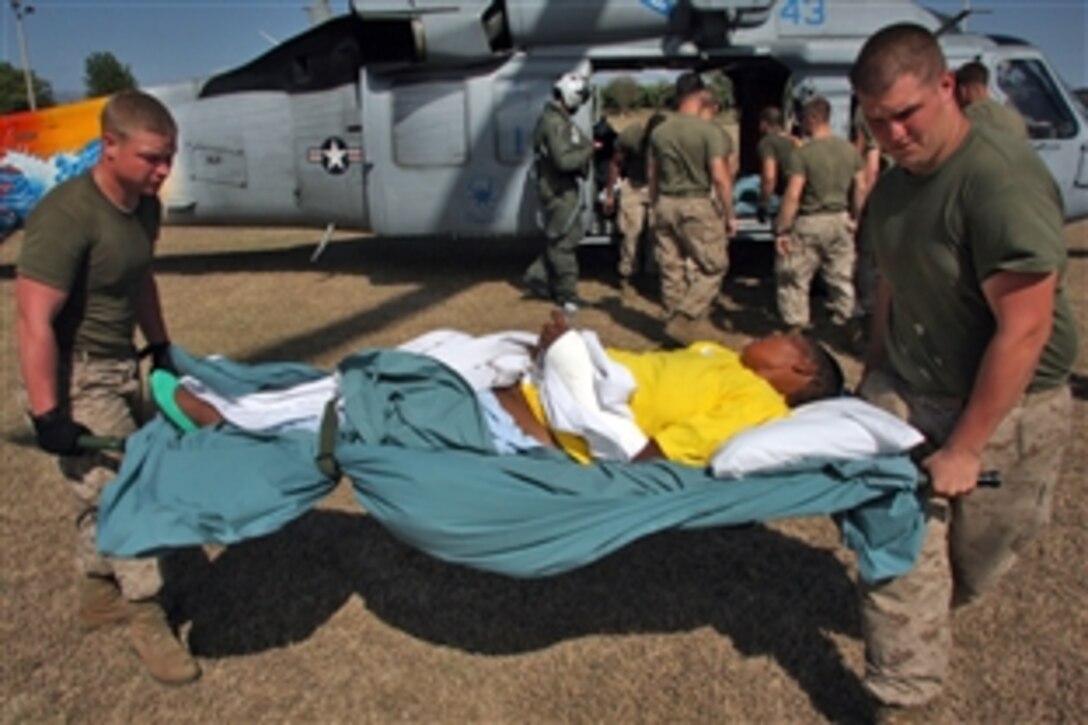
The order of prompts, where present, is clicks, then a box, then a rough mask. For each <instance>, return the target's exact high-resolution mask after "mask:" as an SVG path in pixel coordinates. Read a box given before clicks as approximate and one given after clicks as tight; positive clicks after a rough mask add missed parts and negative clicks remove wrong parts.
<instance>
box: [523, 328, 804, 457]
mask: <svg viewBox="0 0 1088 725" xmlns="http://www.w3.org/2000/svg"><path fill="white" fill-rule="evenodd" d="M607 353H608V356H609V357H610V358H611V359H612V361H613V362H615V363H617V364H619V365H622V366H623V367H625V368H627V369H628V370H629V371H631V375H632V376H634V378H635V382H636V383H637V386H638V387H637V389H636V390H635V393H634V395H632V396H631V400H630V401H628V403H629V405H630V406H631V412H632V413H633V414H634V416H635V422H636V423H637V424H638V427H639V428H640V429H641V430H642V432H643V433H645V434H646V435H648V436H650V437H651V438H653V439H654V440H655V441H657V444H658V446H659V447H660V448H661V450H662V451H663V452H664V454H665V456H666V457H667V458H668V459H669V460H670V461H676V462H678V463H686V464H690V465H694V466H705V465H706V464H707V462H708V461H709V460H710V457H711V456H712V455H713V454H714V451H716V450H717V449H718V447H719V446H721V444H722V443H724V442H725V441H726V440H727V439H729V438H731V437H732V436H733V435H735V434H737V433H739V432H740V431H742V430H745V429H746V428H750V427H752V426H755V425H759V424H760V423H765V422H767V421H770V420H774V419H775V418H781V417H783V416H785V415H786V414H787V413H788V412H789V406H787V405H786V401H785V400H784V399H783V398H782V396H781V395H780V394H779V393H778V391H777V390H775V389H774V388H773V387H771V384H770V383H768V382H767V381H766V380H764V379H763V378H761V377H759V376H758V375H756V374H755V373H753V372H752V371H751V370H749V369H748V368H746V367H744V365H742V364H741V362H740V356H739V355H738V354H737V353H735V352H733V351H732V350H729V349H727V348H724V347H722V346H721V345H715V344H714V343H710V342H697V343H695V344H693V345H691V346H690V347H687V348H684V349H683V350H667V351H658V350H655V351H650V352H630V351H627V350H615V349H611V348H610V349H608V350H607ZM524 389H525V397H526V399H527V400H528V402H529V406H530V408H531V409H532V410H533V413H534V414H535V415H536V416H537V418H539V419H540V420H541V421H542V422H544V423H545V424H547V420H546V418H545V416H544V412H543V409H542V406H541V405H540V401H539V396H538V394H537V391H536V390H535V389H534V388H533V387H532V386H531V385H529V384H525V385H524ZM556 437H557V439H558V440H559V443H560V444H561V445H562V446H563V449H564V450H566V451H567V453H569V454H570V455H571V456H573V457H574V458H576V459H578V460H580V461H585V460H588V459H589V456H588V452H587V446H586V444H585V441H583V440H581V439H580V438H577V437H575V436H567V435H558V436H556Z"/></svg>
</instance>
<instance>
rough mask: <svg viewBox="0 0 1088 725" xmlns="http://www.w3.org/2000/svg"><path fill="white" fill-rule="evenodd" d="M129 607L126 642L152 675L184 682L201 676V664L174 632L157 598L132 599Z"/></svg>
mask: <svg viewBox="0 0 1088 725" xmlns="http://www.w3.org/2000/svg"><path fill="white" fill-rule="evenodd" d="M129 607H131V609H132V619H131V620H130V621H129V625H128V637H129V644H131V645H132V649H133V650H135V651H136V654H137V656H138V657H139V658H140V660H142V661H143V663H144V667H146V668H147V671H148V672H149V673H150V674H151V676H152V677H154V678H155V679H156V680H158V681H159V682H161V683H163V684H166V685H183V684H185V683H186V682H192V681H193V680H195V679H196V678H198V677H200V666H199V665H198V664H197V663H196V660H194V659H193V658H192V656H190V654H189V652H188V650H186V649H185V645H183V644H182V643H181V642H180V641H179V640H178V638H177V636H176V635H175V634H174V630H173V629H172V628H171V627H170V622H168V621H167V619H166V613H165V612H164V611H163V610H162V607H161V606H159V603H158V602H156V601H143V602H131V603H129Z"/></svg>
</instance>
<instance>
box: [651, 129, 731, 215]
mask: <svg viewBox="0 0 1088 725" xmlns="http://www.w3.org/2000/svg"><path fill="white" fill-rule="evenodd" d="M732 146H733V142H732V139H730V138H729V134H728V133H726V132H725V131H724V130H723V129H722V128H721V127H719V126H715V125H714V124H713V123H711V122H710V121H706V120H704V119H702V118H699V117H698V116H693V115H691V114H689V113H677V114H675V115H674V116H672V117H671V118H669V120H667V121H665V122H664V123H662V124H661V125H660V126H658V127H657V128H655V129H654V130H653V133H651V134H650V150H651V153H653V155H654V159H655V161H656V163H657V188H658V192H659V193H660V194H663V195H665V196H699V195H700V194H701V195H709V194H710V184H711V177H710V160H711V159H713V158H714V157H715V156H719V157H721V158H722V159H726V158H728V156H729V154H730V153H732V151H733V147H732Z"/></svg>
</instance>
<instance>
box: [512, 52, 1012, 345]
mask: <svg viewBox="0 0 1088 725" xmlns="http://www.w3.org/2000/svg"><path fill="white" fill-rule="evenodd" d="M955 80H956V98H957V101H958V103H959V105H960V107H961V108H962V109H963V112H964V114H965V116H966V117H967V118H968V119H970V120H971V122H972V123H973V124H975V125H989V126H992V127H995V128H999V129H1002V130H1003V131H1006V132H1009V133H1011V134H1013V135H1016V136H1018V137H1020V138H1024V139H1026V138H1027V126H1026V124H1025V122H1024V120H1023V118H1022V117H1020V115H1019V114H1018V113H1017V111H1016V110H1014V109H1013V108H1011V107H1009V106H1006V105H1004V104H1002V103H1000V102H998V101H996V100H994V99H993V98H991V97H990V96H989V93H988V90H987V87H988V83H989V73H988V71H987V69H986V67H985V66H984V65H982V64H981V63H978V62H970V63H967V64H965V65H963V66H962V67H961V68H959V69H958V70H957V71H956V73H955ZM588 88H589V84H588V80H587V79H585V78H584V77H582V76H578V75H576V74H567V75H565V76H563V77H562V78H560V79H559V81H558V82H557V83H556V85H555V92H554V98H553V100H552V101H551V102H550V103H549V104H548V106H547V107H546V108H545V111H544V113H543V115H542V116H541V118H540V121H539V123H538V125H537V128H536V132H535V136H534V149H535V152H536V168H535V176H536V178H537V186H538V195H539V200H540V202H541V206H542V209H543V214H542V217H543V219H542V224H543V227H544V230H545V234H546V236H547V239H548V241H547V243H546V246H545V250H544V251H543V252H542V254H541V255H540V257H538V258H537V259H536V260H535V261H534V262H533V264H532V265H531V266H530V268H529V270H528V271H527V272H526V274H525V277H524V283H525V286H526V291H527V294H528V295H529V296H533V297H539V298H543V299H551V300H554V301H555V302H557V303H558V304H559V305H560V306H561V307H563V308H565V309H566V310H567V312H568V313H573V312H574V311H576V310H577V309H578V308H579V307H580V306H584V305H586V304H588V303H586V302H585V301H584V300H582V299H581V298H580V297H579V296H578V293H577V289H576V288H577V279H578V264H577V257H576V249H577V246H578V242H579V237H580V236H581V235H580V231H579V226H578V224H577V219H578V216H579V211H580V204H581V197H580V195H579V185H578V181H579V179H580V178H581V177H583V176H584V175H585V174H586V173H587V167H588V165H589V163H590V161H591V159H592V158H593V150H594V140H593V139H591V138H589V137H588V136H587V135H585V134H584V133H582V132H581V131H580V129H579V128H578V126H577V125H576V124H575V123H574V120H573V116H574V113H575V112H576V111H577V109H578V108H579V106H580V105H581V104H582V103H584V102H585V100H586V99H588V97H589V92H588ZM674 99H675V109H674V112H672V113H668V112H664V111H657V112H654V113H653V114H652V115H651V116H650V117H649V119H648V120H646V121H635V122H631V123H628V124H627V125H626V126H624V127H622V128H621V129H620V130H619V133H618V134H616V135H615V138H614V141H613V142H612V144H611V146H612V151H611V154H610V158H609V159H608V164H607V171H606V173H605V175H604V177H605V178H604V180H603V181H604V184H603V191H602V194H601V197H602V201H601V209H602V211H603V213H604V215H605V216H606V217H610V218H614V219H615V225H616V229H617V230H618V234H617V235H616V236H617V238H618V239H617V241H618V244H617V246H618V252H619V263H618V269H617V272H618V288H619V292H620V297H621V299H622V300H623V301H625V302H630V301H632V300H634V299H635V298H637V297H638V291H637V285H636V283H635V278H636V276H637V275H638V274H639V272H640V270H649V271H651V272H652V273H653V274H654V275H656V276H657V277H658V279H659V295H660V297H659V301H660V304H661V307H662V318H663V325H664V329H663V337H664V339H666V340H671V341H673V342H677V343H680V344H686V343H689V342H691V341H693V340H695V339H700V338H704V339H711V338H713V337H714V336H716V335H717V334H718V331H717V330H716V329H715V326H714V324H713V323H712V322H711V311H712V309H713V307H714V303H715V301H716V300H717V299H718V296H719V293H720V291H721V286H722V282H723V279H724V278H725V275H726V273H727V272H728V269H729V253H728V247H729V240H730V239H731V238H732V237H734V236H735V235H736V233H737V218H736V216H735V214H734V212H733V203H734V201H733V200H734V184H735V182H736V180H737V172H738V169H739V163H738V159H739V153H738V151H739V150H738V148H737V144H736V143H735V142H734V140H733V137H732V136H731V135H730V133H729V132H728V131H726V129H725V127H724V126H723V125H721V124H720V123H718V122H717V117H718V114H719V111H720V106H719V102H718V99H717V97H716V95H715V94H714V93H713V91H712V89H711V88H709V87H707V86H706V85H705V84H704V82H703V80H702V78H701V76H699V75H698V74H696V73H694V72H687V73H683V74H681V75H680V76H678V77H677V79H676V85H675V96H674ZM798 116H799V118H798V122H797V123H796V124H795V127H794V128H790V127H789V126H788V124H787V121H786V118H785V115H784V114H783V112H782V110H781V109H779V108H778V107H775V106H768V107H766V108H763V109H762V110H761V112H760V115H759V134H760V138H759V142H758V145H757V147H756V153H757V156H758V159H759V169H758V171H759V197H758V199H759V201H758V204H757V206H756V220H757V221H758V222H759V223H760V224H770V226H771V232H772V237H773V239H774V248H775V264H774V282H775V303H774V305H773V306H774V311H775V313H776V315H777V318H778V319H779V320H780V322H781V326H782V328H783V329H784V330H788V331H792V332H810V331H812V330H813V317H812V314H811V312H810V298H811V296H812V288H813V283H814V281H815V278H816V277H817V275H819V276H820V278H821V281H822V283H823V287H824V290H825V293H826V301H827V308H828V313H829V314H828V318H829V322H830V329H828V330H825V331H823V332H824V333H825V334H826V335H827V336H828V337H829V338H831V339H832V340H833V341H835V342H838V343H840V344H842V345H843V346H844V347H845V348H847V349H850V348H859V349H860V345H861V341H862V338H863V337H864V328H865V322H866V318H867V316H868V314H869V313H870V312H871V311H872V307H873V304H874V293H875V285H876V281H875V261H874V260H873V257H872V253H871V250H869V249H866V248H860V247H859V245H858V243H857V241H856V236H857V235H856V231H857V223H858V220H859V218H860V215H861V212H862V209H863V207H864V204H865V198H866V196H867V194H868V192H869V190H870V189H872V187H873V185H874V184H875V183H876V181H877V178H878V176H879V175H880V173H881V172H882V171H883V170H886V169H887V168H888V167H889V166H891V164H892V163H893V162H892V161H891V158H890V157H889V156H888V155H887V154H884V153H882V152H881V151H880V149H879V147H878V145H877V143H876V141H875V139H874V137H873V134H872V132H871V131H870V129H869V127H868V125H867V123H866V122H865V118H864V116H863V114H862V112H861V107H860V106H859V105H856V107H855V112H854V115H853V118H852V119H851V139H850V141H847V140H846V139H843V138H840V137H838V136H836V135H835V133H834V132H833V131H832V128H831V105H830V103H829V102H828V101H827V99H825V98H823V97H820V96H815V97H811V98H809V99H808V100H807V101H805V102H804V103H803V104H802V105H801V107H800V109H799V114H798ZM610 130H611V129H610Z"/></svg>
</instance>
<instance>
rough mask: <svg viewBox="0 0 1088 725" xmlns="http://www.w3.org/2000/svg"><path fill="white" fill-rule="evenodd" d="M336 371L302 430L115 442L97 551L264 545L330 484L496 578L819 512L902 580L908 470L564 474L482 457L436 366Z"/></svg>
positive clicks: (912, 518) (859, 467)
mask: <svg viewBox="0 0 1088 725" xmlns="http://www.w3.org/2000/svg"><path fill="white" fill-rule="evenodd" d="M173 357H174V360H175V364H176V365H177V366H178V368H179V369H180V370H181V371H182V372H185V373H189V374H193V375H195V376H196V377H198V378H199V379H201V380H202V381H205V382H207V383H209V384H210V385H212V386H213V387H215V388H216V389H218V390H220V391H222V392H224V393H226V394H241V393H245V392H251V391H256V390H264V389H268V388H270V387H273V388H274V387H275V386H277V385H279V386H287V385H291V384H295V383H299V382H305V381H307V380H313V379H315V378H316V376H320V375H327V372H326V371H323V370H318V369H316V368H312V367H310V366H306V365H299V364H280V363H275V364H261V365H244V364H240V363H235V362H232V361H229V360H225V359H222V358H217V359H212V358H196V357H192V356H190V355H188V354H187V353H185V352H184V351H183V350H180V349H177V350H176V352H174V353H173ZM338 372H339V374H340V376H341V389H342V395H343V401H342V404H343V412H344V415H343V416H342V420H341V421H339V423H338V424H337V425H335V426H331V425H325V426H323V427H322V431H321V433H320V434H314V433H310V432H304V431H286V432H279V433H254V432H252V431H244V430H240V429H237V428H234V427H232V426H230V425H220V426H217V427H214V428H201V429H198V430H195V431H192V432H188V433H184V434H183V433H182V432H180V431H179V430H178V429H177V428H176V427H175V426H173V425H171V424H170V423H169V422H168V421H166V420H165V419H164V418H162V417H161V416H159V417H156V418H155V419H154V420H152V421H151V422H150V423H149V424H147V425H146V426H144V427H143V428H141V429H140V430H139V431H137V432H136V433H135V434H133V435H132V436H130V437H129V438H128V439H127V440H126V441H125V455H124V458H123V460H122V464H121V468H120V470H119V472H118V475H117V477H116V479H115V480H113V481H112V482H111V483H110V484H109V485H108V486H107V487H106V489H105V491H104V492H103V495H102V497H101V500H100V508H99V520H98V545H99V548H100V550H101V551H102V552H103V553H105V554H107V555H113V556H129V557H131V556H145V555H150V554H156V553H162V552H164V551H167V550H170V549H173V548H178V547H187V546H194V545H200V544H208V543H215V544H225V545H229V544H233V543H237V542H240V541H243V540H245V539H249V538H253V537H257V536H263V535H266V534H270V533H272V532H274V531H276V530H278V529H280V528H282V527H283V526H285V525H286V524H287V523H289V522H290V521H292V520H294V519H295V518H297V517H298V516H300V515H302V514H303V513H305V512H306V511H308V510H309V509H310V508H311V507H312V506H313V505H314V504H316V502H317V501H318V500H320V499H321V498H323V497H324V496H325V495H327V494H328V493H329V492H330V491H331V490H332V488H334V487H335V486H336V485H337V484H338V482H339V480H340V479H341V477H342V476H345V477H347V479H349V480H350V482H351V485H352V488H353V490H354V492H355V495H356V498H357V500H358V502H359V504H360V505H361V506H362V508H363V509H364V510H365V511H366V513H367V514H368V515H370V516H373V517H374V518H375V519H376V520H378V521H379V522H380V523H381V524H382V525H383V526H385V527H386V528H387V529H388V530H389V531H390V532H391V533H392V534H393V535H394V536H396V537H398V538H399V539H401V540H402V541H404V542H405V543H407V544H409V545H411V546H413V547H415V548H417V549H419V550H421V551H424V552H426V553H428V554H430V555H432V556H435V557H437V558H439V559H443V560H445V561H448V562H451V563H455V564H460V565H465V566H470V567H473V568H476V569H480V570H485V571H491V572H496V573H500V574H504V575H507V576H512V577H542V576H550V575H555V574H559V573H562V572H565V571H569V570H572V569H575V568H578V567H581V566H585V565H587V564H589V563H591V562H593V561H596V560H598V559H599V558H601V557H603V556H606V555H607V554H609V553H611V552H613V551H615V550H617V549H619V548H621V547H622V546H624V545H626V544H627V543H630V542H631V541H634V540H636V539H638V538H641V537H643V536H646V535H649V534H651V533H655V532H658V531H662V530H665V529H670V528H682V529H694V528H705V527H712V526H730V525H739V524H744V523H751V522H760V521H768V520H773V519H777V518H783V517H794V516H809V515H833V516H834V517H835V520H836V521H837V522H838V524H839V525H840V527H841V529H842V533H843V537H844V541H845V543H846V545H847V546H848V547H850V548H851V549H853V550H854V551H855V552H856V553H857V555H858V564H859V573H860V575H861V576H862V577H863V578H864V579H866V580H869V581H878V580H881V579H884V578H887V577H891V576H896V575H898V574H902V573H903V572H905V571H907V570H908V569H909V568H910V567H911V566H912V565H913V563H914V560H915V558H916V556H917V554H918V551H919V549H920V546H921V540H922V534H923V531H924V520H923V515H922V505H921V500H920V494H919V490H918V472H917V469H916V467H915V466H914V464H913V463H912V462H911V459H910V458H909V456H907V455H905V454H901V455H891V456H876V457H871V458H867V459H863V460H847V461H841V460H823V461H819V460H817V461H812V460H810V461H806V462H805V463H804V464H803V465H799V466H794V467H791V468H788V469H786V470H780V471H769V472H763V473H760V474H758V475H751V476H746V477H744V478H742V479H739V480H729V481H726V480H721V479H719V478H715V477H714V476H713V475H711V473H710V472H709V471H708V470H704V469H698V468H693V467H690V466H683V465H680V464H675V463H671V462H667V461H655V462H641V463H620V462H597V463H592V464H589V465H582V464H578V463H575V462H573V461H572V460H570V459H569V458H568V457H567V456H566V455H565V454H563V453H561V452H559V451H555V450H552V449H541V450H539V451H536V452H533V453H530V454H524V455H498V454H496V453H495V452H494V450H492V449H491V447H490V446H491V443H490V439H489V437H488V433H487V430H486V427H485V425H484V423H483V421H482V420H481V414H480V410H479V406H478V404H477V401H476V396H475V395H474V394H473V391H472V389H471V388H470V387H469V386H468V385H467V384H466V383H465V381H464V380H463V379H462V378H461V377H460V376H458V375H457V374H456V373H454V372H453V371H452V370H450V369H449V368H447V367H446V366H444V365H443V364H441V363H440V362H438V361H436V360H433V359H430V358H427V357H423V356H420V355H415V354H409V353H405V352H400V351H392V350H365V351H362V352H359V353H356V354H354V355H351V356H349V357H347V358H345V359H344V360H343V361H342V362H341V363H340V365H339V366H338Z"/></svg>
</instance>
